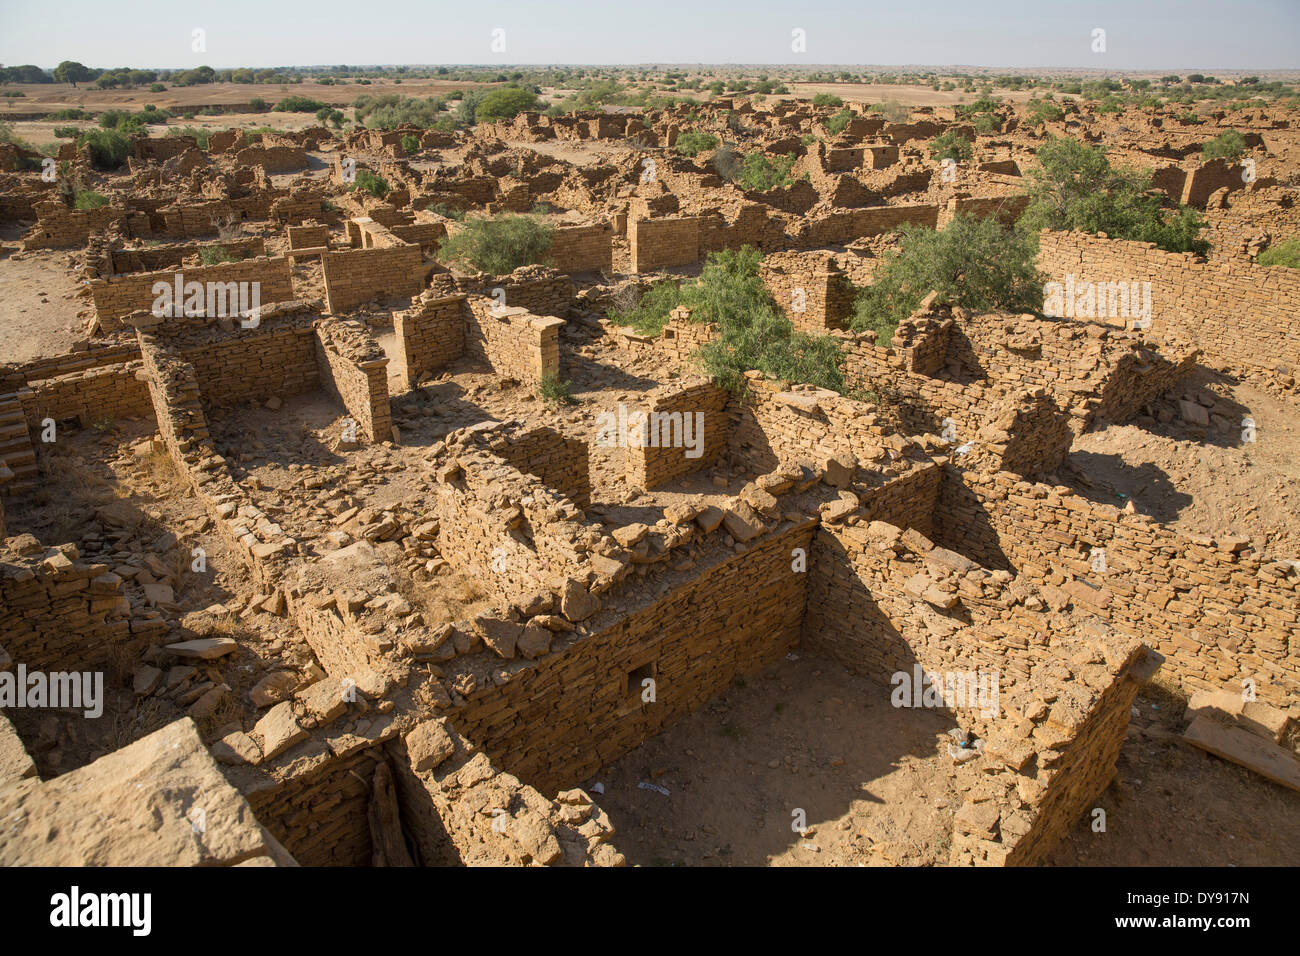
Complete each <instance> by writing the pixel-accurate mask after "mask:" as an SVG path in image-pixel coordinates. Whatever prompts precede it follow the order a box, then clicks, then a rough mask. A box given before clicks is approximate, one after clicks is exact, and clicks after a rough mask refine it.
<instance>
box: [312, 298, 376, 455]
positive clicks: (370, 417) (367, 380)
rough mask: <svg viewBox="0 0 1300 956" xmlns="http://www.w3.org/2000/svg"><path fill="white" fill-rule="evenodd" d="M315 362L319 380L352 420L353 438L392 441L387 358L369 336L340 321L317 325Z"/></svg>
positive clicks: (321, 322) (322, 322)
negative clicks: (354, 427)
mask: <svg viewBox="0 0 1300 956" xmlns="http://www.w3.org/2000/svg"><path fill="white" fill-rule="evenodd" d="M316 361H317V367H318V368H319V369H320V377H321V381H322V382H323V383H324V384H325V386H326V388H327V389H328V390H329V391H330V393H331V394H333V395H336V396H338V398H339V400H340V401H341V402H342V403H343V407H344V408H346V409H347V410H348V414H349V415H351V416H352V418H354V419H355V420H356V422H357V435H358V436H359V437H363V438H365V439H366V440H367V441H371V442H382V441H390V440H392V437H393V417H392V409H391V406H390V404H389V399H388V359H387V358H386V357H385V356H384V353H383V349H381V348H380V347H379V346H378V344H377V343H376V342H375V341H374V339H373V338H371V337H370V335H369V333H368V332H365V331H364V330H362V329H358V328H355V327H352V326H351V325H349V324H345V323H341V322H334V321H331V320H322V321H320V322H317V323H316Z"/></svg>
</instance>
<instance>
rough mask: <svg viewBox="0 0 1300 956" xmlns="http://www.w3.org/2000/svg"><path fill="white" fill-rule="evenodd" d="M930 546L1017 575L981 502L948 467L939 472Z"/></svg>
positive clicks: (952, 469)
mask: <svg viewBox="0 0 1300 956" xmlns="http://www.w3.org/2000/svg"><path fill="white" fill-rule="evenodd" d="M932 538H933V540H934V543H935V544H937V545H939V546H940V547H941V548H947V549H949V550H950V551H956V552H957V553H958V554H960V555H963V556H965V557H967V558H970V560H972V561H974V562H975V563H976V564H980V565H983V566H984V567H985V568H987V569H988V570H990V571H1011V572H1013V573H1017V572H1016V569H1015V568H1014V567H1013V566H1012V564H1011V560H1010V558H1008V557H1007V555H1006V553H1005V552H1004V551H1003V550H1002V543H1001V539H1000V538H999V537H998V533H997V531H996V530H995V529H994V527H993V522H992V519H990V517H989V513H988V511H987V510H986V509H985V507H984V504H983V502H981V501H980V499H979V497H978V496H977V495H976V494H975V492H974V491H972V490H971V489H970V488H969V487H968V486H967V485H966V483H965V482H963V481H962V480H961V476H960V474H959V473H958V472H957V471H956V470H955V469H954V466H952V465H946V466H944V469H943V480H942V482H941V483H940V486H939V499H938V501H937V503H936V505H935V509H934V534H933V535H932Z"/></svg>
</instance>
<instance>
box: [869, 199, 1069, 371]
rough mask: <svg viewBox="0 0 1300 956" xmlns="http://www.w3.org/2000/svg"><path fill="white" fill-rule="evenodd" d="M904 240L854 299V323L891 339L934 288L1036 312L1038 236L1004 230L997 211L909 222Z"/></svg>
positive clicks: (971, 302) (951, 298)
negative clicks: (939, 223)
mask: <svg viewBox="0 0 1300 956" xmlns="http://www.w3.org/2000/svg"><path fill="white" fill-rule="evenodd" d="M898 231H899V233H901V235H902V242H901V244H900V246H899V248H898V249H897V250H895V251H894V252H893V253H892V254H891V255H890V256H889V257H888V258H887V259H886V260H885V262H884V264H883V265H882V266H881V267H879V268H878V269H877V270H876V272H875V276H874V281H873V282H872V284H871V285H869V286H867V287H866V288H865V289H863V290H862V291H861V292H860V293H859V294H858V297H857V299H856V301H855V303H854V316H853V320H852V322H851V323H850V324H851V325H852V327H853V329H854V330H856V331H859V332H868V331H870V332H875V333H876V342H877V343H878V344H880V345H887V344H888V343H889V340H890V339H892V338H893V337H894V330H895V329H897V328H898V323H899V322H901V321H902V320H903V319H905V318H907V317H908V316H909V315H910V314H911V313H912V312H913V310H915V309H916V307H917V306H918V305H920V303H921V300H922V299H923V298H924V297H925V296H926V295H928V294H929V293H930V292H931V291H934V292H937V293H938V301H939V302H945V303H949V304H952V305H960V306H964V307H965V308H968V309H976V310H988V309H1002V310H1005V311H1008V312H1030V311H1037V310H1038V309H1039V308H1040V307H1041V306H1042V301H1043V281H1042V280H1043V277H1042V275H1041V274H1040V273H1039V272H1038V268H1037V266H1036V265H1035V261H1034V260H1035V256H1036V255H1037V252H1038V237H1037V235H1034V234H1030V233H1025V232H1018V231H1015V230H1011V229H1006V228H1004V227H1003V226H1002V224H1001V223H999V222H998V220H997V219H996V218H994V217H991V216H990V217H987V218H981V217H975V216H958V217H957V218H955V219H954V220H953V221H952V222H950V223H949V224H948V225H947V226H946V227H944V228H943V229H939V230H936V229H930V228H928V227H925V226H919V225H915V224H913V223H906V224H904V225H902V226H900V227H899V229H898Z"/></svg>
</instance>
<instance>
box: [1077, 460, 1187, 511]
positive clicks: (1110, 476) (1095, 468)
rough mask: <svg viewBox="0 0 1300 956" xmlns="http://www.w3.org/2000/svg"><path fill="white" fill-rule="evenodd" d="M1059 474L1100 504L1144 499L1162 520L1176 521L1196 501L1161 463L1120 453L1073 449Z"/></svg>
mask: <svg viewBox="0 0 1300 956" xmlns="http://www.w3.org/2000/svg"><path fill="white" fill-rule="evenodd" d="M1057 476H1058V477H1059V478H1060V479H1061V483H1062V484H1063V485H1065V486H1066V487H1067V488H1069V489H1070V490H1071V491H1073V492H1074V493H1075V494H1077V495H1079V496H1081V497H1083V498H1087V499H1088V500H1089V501H1095V502H1096V503H1097V504H1102V505H1112V506H1114V507H1116V508H1122V507H1124V504H1125V501H1126V500H1128V499H1132V500H1133V501H1134V502H1135V503H1137V502H1141V511H1142V513H1143V514H1148V515H1150V516H1151V517H1153V518H1155V519H1156V520H1157V521H1160V522H1170V521H1174V520H1175V519H1177V517H1178V515H1179V513H1181V512H1182V510H1183V509H1184V508H1187V507H1189V506H1191V505H1192V504H1193V498H1192V496H1191V495H1187V494H1183V493H1182V492H1180V491H1178V489H1177V488H1175V487H1174V484H1173V482H1171V481H1170V480H1169V475H1168V474H1166V473H1165V471H1164V470H1163V469H1161V468H1160V467H1159V466H1157V465H1155V464H1152V463H1151V462H1146V463H1144V464H1141V465H1137V466H1133V465H1130V464H1128V463H1127V462H1125V461H1124V459H1123V458H1121V457H1120V456H1119V455H1101V454H1098V453H1096V452H1091V451H1076V452H1072V453H1071V454H1070V455H1069V457H1067V458H1066V460H1065V464H1064V466H1062V467H1061V468H1060V469H1059V470H1058V471H1057Z"/></svg>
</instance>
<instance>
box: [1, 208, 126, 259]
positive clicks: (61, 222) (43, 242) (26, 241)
mask: <svg viewBox="0 0 1300 956" xmlns="http://www.w3.org/2000/svg"><path fill="white" fill-rule="evenodd" d="M32 205H33V208H34V209H35V210H36V225H35V226H33V227H32V229H31V231H30V232H28V233H27V235H25V236H23V251H24V252H27V251H30V250H32V249H73V248H77V247H79V246H84V245H85V244H86V243H87V242H89V241H90V236H91V233H95V232H99V231H100V230H101V229H104V228H107V227H108V225H109V224H110V223H114V222H117V221H118V220H120V219H122V218H123V217H124V216H125V215H126V214H127V213H126V210H125V209H122V208H120V207H116V206H101V207H100V208H98V209H69V208H68V207H67V206H65V205H64V204H63V203H61V202H58V201H56V200H49V201H47V202H37V203H33V204H32Z"/></svg>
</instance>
